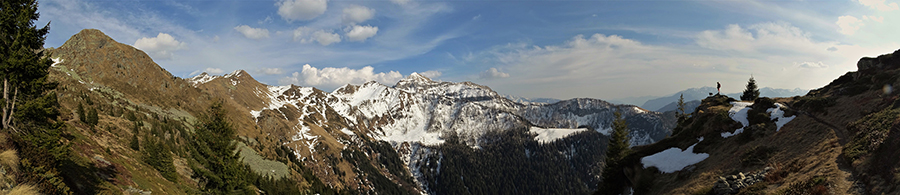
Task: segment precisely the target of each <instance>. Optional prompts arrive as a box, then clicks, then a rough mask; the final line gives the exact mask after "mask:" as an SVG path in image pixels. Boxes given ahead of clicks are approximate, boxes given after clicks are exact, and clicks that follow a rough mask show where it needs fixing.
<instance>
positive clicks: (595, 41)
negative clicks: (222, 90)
mask: <svg viewBox="0 0 900 195" xmlns="http://www.w3.org/2000/svg"><path fill="white" fill-rule="evenodd" d="M898 1H900V0H859V1H855V0H764V1H756V0H742V1H715V0H633V1H620V0H600V1H589V0H572V1H568V0H522V1H518V0H478V1H473V0H452V1H442V0H427V1H421V0H377V1H367V0H347V1H338V0H274V1H270V0H225V1H214V0H147V1H144V0H121V1H120V0H39V9H38V11H39V12H40V14H41V17H40V19H39V20H38V22H37V24H38V25H45V24H47V22H51V23H50V34H49V35H48V36H47V40H46V42H45V47H59V46H61V45H62V44H63V43H65V41H66V40H68V39H69V38H70V37H71V36H72V35H74V34H76V33H78V32H79V31H80V30H81V29H87V28H93V29H99V30H101V31H103V32H104V33H106V34H107V35H109V36H110V37H112V38H113V39H115V40H116V41H118V42H121V43H124V44H128V45H132V46H134V47H136V48H138V49H141V50H143V51H145V52H147V53H148V54H149V55H150V56H151V57H152V58H153V60H154V61H155V62H156V63H157V64H159V65H160V66H162V67H163V68H165V69H166V70H168V71H170V72H172V74H174V75H176V76H179V77H182V78H188V77H192V76H195V75H198V74H200V73H202V72H207V73H209V74H214V75H222V74H227V73H229V72H232V71H234V70H239V69H240V70H246V71H247V72H249V73H250V74H251V75H253V77H254V78H255V79H257V80H259V81H260V82H262V83H265V84H268V85H289V84H294V85H299V86H312V87H316V88H319V89H322V90H325V91H331V90H334V89H335V88H337V87H340V86H342V85H344V84H348V83H349V84H362V83H365V82H367V81H372V80H374V81H377V82H380V83H383V84H385V85H388V86H392V85H393V84H395V83H396V82H397V81H398V80H400V79H402V78H404V77H406V76H408V75H410V74H411V73H414V72H416V73H419V74H422V75H424V76H427V77H429V78H431V79H433V80H438V81H450V82H462V81H471V82H474V83H478V84H482V85H486V86H489V87H490V88H491V89H493V90H495V91H497V92H498V93H501V94H508V95H514V96H521V97H530V98H558V99H568V98H576V97H588V98H599V99H623V98H624V99H627V98H629V97H639V96H663V95H669V94H672V93H675V92H677V91H681V90H684V89H687V88H693V87H703V86H714V85H715V83H716V82H720V83H722V85H723V89H722V90H723V92H727V93H734V92H740V91H741V90H743V88H744V85H746V83H747V80H748V79H749V78H750V77H751V75H752V76H753V77H754V78H755V79H756V81H757V84H758V85H759V86H760V87H773V88H787V89H793V88H801V89H815V88H819V87H822V86H824V85H826V84H828V83H829V82H831V81H832V80H834V79H836V78H837V77H838V76H840V75H843V74H845V73H846V72H848V71H855V70H856V62H857V61H858V60H859V58H861V57H864V56H878V55H880V54H885V53H891V52H893V51H895V50H897V49H900V36H897V33H898V32H900V25H890V24H898V23H900V7H898V3H900V2H898Z"/></svg>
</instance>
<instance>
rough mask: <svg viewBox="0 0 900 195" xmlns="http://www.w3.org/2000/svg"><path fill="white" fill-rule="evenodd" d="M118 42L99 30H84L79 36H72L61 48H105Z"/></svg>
mask: <svg viewBox="0 0 900 195" xmlns="http://www.w3.org/2000/svg"><path fill="white" fill-rule="evenodd" d="M115 43H116V41H115V40H113V39H112V38H110V37H109V36H107V35H106V34H104V33H103V32H102V31H100V30H97V29H84V30H81V32H78V34H75V35H72V37H71V38H69V40H67V41H66V43H64V44H63V45H62V46H60V48H63V47H72V48H79V49H89V48H90V49H94V48H103V47H104V46H107V45H109V44H115Z"/></svg>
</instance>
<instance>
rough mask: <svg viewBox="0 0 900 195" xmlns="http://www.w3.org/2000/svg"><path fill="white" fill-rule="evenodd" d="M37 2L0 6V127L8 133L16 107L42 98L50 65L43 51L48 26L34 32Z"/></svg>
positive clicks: (10, 1) (9, 1)
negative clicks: (0, 95) (0, 88)
mask: <svg viewBox="0 0 900 195" xmlns="http://www.w3.org/2000/svg"><path fill="white" fill-rule="evenodd" d="M37 10H38V3H37V1H36V0H4V1H3V2H2V3H0V80H2V86H3V91H2V93H3V94H2V95H3V97H2V98H3V99H2V101H0V105H2V109H0V111H2V113H0V127H2V128H3V129H9V128H10V127H11V125H10V124H11V122H12V121H13V116H14V115H15V112H16V106H17V104H20V103H23V102H22V101H25V100H33V99H36V98H37V97H40V96H42V95H43V92H44V91H46V89H48V88H53V87H54V86H53V85H52V84H49V83H47V82H46V80H47V74H48V73H49V72H48V68H50V64H51V63H52V62H51V61H50V59H49V58H46V55H47V54H46V53H45V52H44V51H43V46H44V39H46V35H47V33H48V32H49V31H50V24H49V23H48V24H47V26H44V27H43V28H37V27H36V26H35V25H34V22H35V21H37V20H38V17H39V15H40V14H38V12H37Z"/></svg>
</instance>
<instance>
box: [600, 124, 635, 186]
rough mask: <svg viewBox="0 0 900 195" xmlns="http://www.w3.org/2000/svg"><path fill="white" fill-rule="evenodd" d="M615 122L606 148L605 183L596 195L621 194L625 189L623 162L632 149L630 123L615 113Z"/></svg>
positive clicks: (602, 183)
mask: <svg viewBox="0 0 900 195" xmlns="http://www.w3.org/2000/svg"><path fill="white" fill-rule="evenodd" d="M615 116H616V119H614V120H613V124H612V128H613V132H612V133H611V134H610V138H609V142H608V143H607V146H606V159H605V164H606V167H604V168H603V181H601V183H600V184H599V185H598V191H597V193H595V194H620V193H621V192H622V191H623V190H624V189H625V185H626V183H625V181H626V178H625V173H624V172H622V165H621V162H620V161H621V160H622V158H624V157H625V156H627V155H628V154H629V153H630V152H631V149H630V148H629V147H631V141H630V138H629V136H628V123H627V122H626V121H625V119H624V118H622V113H620V112H618V111H616V112H615Z"/></svg>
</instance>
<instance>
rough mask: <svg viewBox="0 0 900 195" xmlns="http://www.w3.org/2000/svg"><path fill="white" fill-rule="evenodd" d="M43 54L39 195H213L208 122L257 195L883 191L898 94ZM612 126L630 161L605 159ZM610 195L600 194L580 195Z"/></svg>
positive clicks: (876, 70)
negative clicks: (179, 67)
mask: <svg viewBox="0 0 900 195" xmlns="http://www.w3.org/2000/svg"><path fill="white" fill-rule="evenodd" d="M45 51H46V52H49V53H50V54H51V55H50V56H49V57H50V58H51V59H52V60H53V62H54V63H53V65H52V66H51V67H50V70H49V74H50V75H49V80H50V81H52V82H53V83H54V85H53V86H54V87H55V88H54V89H53V91H52V93H48V94H55V95H56V98H57V100H56V102H57V103H58V105H56V106H57V107H58V109H59V113H60V117H59V118H58V119H57V120H59V123H57V125H59V126H60V129H62V131H64V133H63V134H64V135H63V136H62V139H61V140H58V142H59V143H64V144H66V145H68V146H70V148H71V149H70V150H71V152H69V153H68V154H67V155H68V156H70V157H68V158H67V159H68V160H66V161H65V162H64V163H65V165H63V167H72V168H74V169H65V170H62V173H61V174H62V175H63V176H62V178H63V180H62V181H58V180H54V181H51V182H55V183H54V184H55V185H62V186H63V187H59V188H57V189H61V190H65V189H69V190H71V193H73V194H123V193H129V194H131V193H141V194H147V193H156V194H198V193H202V192H204V191H206V189H204V188H205V187H204V186H208V185H206V184H209V183H210V182H215V181H214V180H210V179H208V178H209V177H204V176H202V175H209V174H210V173H209V172H212V171H214V170H217V169H215V168H216V167H213V166H216V165H215V164H209V163H210V162H208V159H206V160H205V159H204V158H205V157H204V156H203V155H204V153H203V151H205V150H200V149H202V148H203V147H204V146H203V145H198V143H201V140H209V139H207V138H206V137H203V136H204V135H205V136H213V135H210V134H209V133H208V131H209V126H204V125H207V124H211V123H210V121H211V120H216V119H217V118H215V117H221V118H220V119H223V121H224V122H222V123H218V124H219V125H220V126H215V127H224V128H222V129H226V130H227V129H229V128H227V127H233V130H234V134H235V136H233V137H226V138H227V139H229V140H230V141H220V142H206V141H204V142H202V143H208V144H211V145H220V144H224V145H230V146H234V148H235V150H234V151H231V149H228V151H226V152H225V153H230V154H231V155H236V157H237V159H239V162H240V166H243V167H244V168H245V169H244V170H247V171H248V173H240V174H232V175H230V176H228V177H242V178H244V181H247V185H249V186H248V188H249V189H252V191H253V192H256V194H591V193H601V194H734V193H738V194H828V193H831V194H896V193H898V192H900V189H898V188H897V186H900V180H898V179H897V178H900V171H898V170H900V161H898V159H900V152H898V151H900V150H897V148H898V147H900V141H898V140H900V131H898V130H897V129H900V128H898V124H900V123H898V122H897V121H898V119H900V95H898V93H897V92H896V91H894V90H890V89H892V88H891V86H897V85H900V76H897V75H900V74H898V73H900V50H898V51H895V52H894V53H892V54H885V55H881V56H878V57H875V58H869V57H865V58H862V59H861V60H860V61H859V62H858V64H857V68H858V70H857V71H854V72H848V73H847V74H845V75H843V76H841V77H839V78H837V79H835V80H834V81H832V82H831V83H830V84H828V85H826V86H824V87H822V88H819V89H814V90H810V91H809V92H808V93H807V92H805V91H803V90H771V92H768V91H767V90H768V89H766V88H763V89H761V92H762V95H761V96H763V97H760V98H758V99H756V100H754V101H738V100H735V99H734V98H733V97H729V96H727V95H712V96H710V95H709V94H708V93H709V92H711V91H712V88H711V87H704V88H695V89H689V90H686V91H683V92H680V93H677V94H676V95H679V96H680V95H681V94H682V93H683V94H685V100H686V101H687V103H688V105H689V106H688V107H689V108H695V109H693V110H689V111H688V112H690V115H688V116H686V117H680V118H676V115H675V114H674V113H673V112H672V111H667V110H669V109H671V108H672V107H673V106H672V104H671V103H672V102H673V101H676V100H677V98H678V96H675V95H673V96H670V97H665V98H659V99H656V100H648V101H647V103H649V104H652V105H662V106H658V108H657V110H663V111H666V112H659V111H653V110H647V109H645V108H642V107H637V106H634V105H622V104H613V103H610V102H607V101H604V100H598V99H590V98H576V99H569V100H551V99H546V100H536V99H526V98H515V97H511V96H504V95H500V94H498V93H497V92H495V91H493V90H491V88H489V87H487V86H483V85H479V84H476V83H472V82H439V81H434V80H431V79H429V78H427V77H424V76H422V75H420V74H416V73H413V74H411V75H410V76H408V77H406V78H403V79H401V80H399V81H398V82H397V83H393V84H391V85H385V84H382V83H378V82H367V83H364V84H360V85H352V84H347V85H344V86H342V87H339V88H337V89H335V90H333V91H330V92H326V91H322V90H319V89H317V88H314V87H304V86H296V85H287V86H270V85H266V84H263V83H260V82H258V81H256V80H255V79H254V78H253V77H252V75H250V74H249V73H247V72H246V71H243V70H236V71H234V72H231V73H228V74H224V75H210V74H207V73H203V74H200V75H197V76H195V77H192V78H179V77H176V76H173V75H172V74H171V73H169V72H167V71H166V70H165V69H163V68H161V67H160V66H159V65H157V64H156V63H154V62H153V61H152V59H151V58H150V57H149V56H148V55H147V54H146V53H144V52H143V51H140V50H138V49H135V48H134V47H132V46H129V45H125V44H122V43H118V42H116V41H115V40H113V39H111V38H110V37H108V36H106V35H105V34H104V33H103V32H100V31H99V30H94V29H86V30H82V31H81V32H79V33H78V34H75V35H73V36H72V38H71V39H69V40H68V41H67V42H66V43H65V44H63V45H62V46H61V47H59V48H48V49H45ZM799 93H806V95H803V96H799V95H797V94H799ZM791 94H795V95H791ZM766 96H768V97H766ZM778 96H784V97H778ZM771 97H774V98H771ZM672 98H676V99H674V100H673V99H672ZM651 102H652V103H651ZM663 103H665V104H663ZM666 104H668V106H666ZM694 105H696V106H694ZM663 106H666V107H665V108H663ZM614 113H621V115H622V117H623V119H624V120H625V122H626V124H627V127H628V132H629V133H628V137H629V139H628V140H629V141H630V143H631V148H630V152H626V153H624V154H625V155H624V157H622V158H620V159H612V160H610V159H605V154H604V153H605V152H606V147H607V143H608V142H610V134H611V131H612V127H611V126H612V125H611V124H612V122H613V120H615V118H616V117H615V114H614ZM201 132H205V133H206V134H201ZM223 132H225V130H223ZM4 135H6V134H4ZM198 136H199V137H198ZM0 141H3V140H2V139H0ZM4 142H5V141H4ZM198 146H200V149H198ZM4 153H7V152H4ZM0 157H3V158H4V159H5V158H7V157H6V156H2V155H0ZM605 162H611V163H612V164H609V165H607V164H606V163H605ZM3 163H5V164H8V163H7V162H5V161H4V162H3ZM5 164H4V165H5ZM23 167H29V166H23ZM30 169H31V168H30ZM607 170H612V171H613V172H612V173H614V174H609V175H606V174H604V171H607ZM0 171H7V170H6V169H0ZM13 171H14V170H13ZM42 177H48V178H59V177H55V176H42ZM4 178H5V177H4ZM6 181H7V180H5V179H4V180H0V182H6ZM610 182H618V183H617V184H618V185H615V188H616V189H607V188H605V187H604V188H602V190H603V191H597V190H598V186H609V185H604V184H608V183H610ZM598 183H599V184H601V185H598ZM2 186H3V185H0V191H3V190H4V188H3V187H2ZM7 186H8V185H7ZM57 187H58V186H57ZM620 190H621V191H620ZM244 192H248V191H244Z"/></svg>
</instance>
